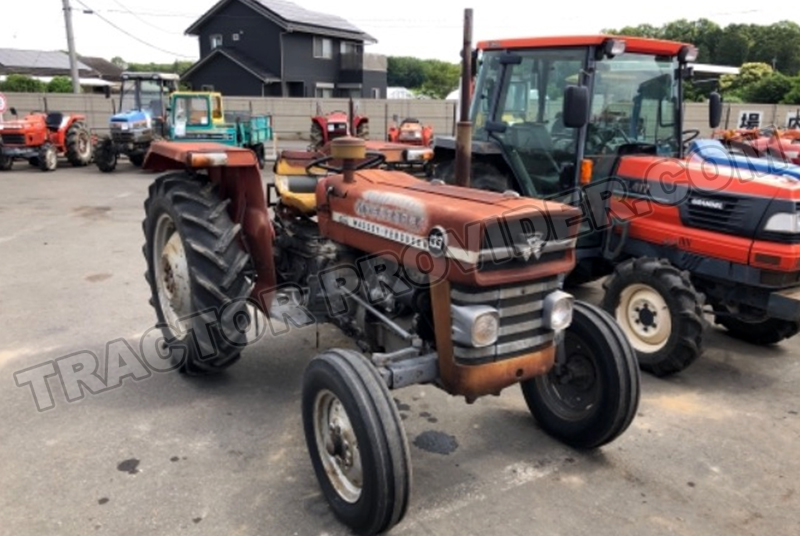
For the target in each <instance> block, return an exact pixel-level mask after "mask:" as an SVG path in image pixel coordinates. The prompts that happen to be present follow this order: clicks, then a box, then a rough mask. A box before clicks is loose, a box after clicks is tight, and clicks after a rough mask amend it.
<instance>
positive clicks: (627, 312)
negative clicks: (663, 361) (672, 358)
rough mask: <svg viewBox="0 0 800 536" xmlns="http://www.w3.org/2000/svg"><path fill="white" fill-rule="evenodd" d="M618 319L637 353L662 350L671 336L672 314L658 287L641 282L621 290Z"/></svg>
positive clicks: (617, 312) (616, 312) (617, 310)
mask: <svg viewBox="0 0 800 536" xmlns="http://www.w3.org/2000/svg"><path fill="white" fill-rule="evenodd" d="M615 314H616V318H617V322H618V323H619V325H620V326H621V327H622V330H623V331H624V332H625V335H627V336H628V339H629V340H630V341H631V344H632V345H633V347H634V348H635V349H636V351H638V352H643V353H648V354H652V353H655V352H658V351H659V350H662V349H663V348H664V347H665V346H666V345H667V343H668V342H669V338H670V335H672V315H671V314H670V310H669V305H667V302H666V300H665V299H664V297H663V296H662V295H661V293H660V292H658V291H657V290H656V289H654V288H653V287H651V286H649V285H645V284H642V283H638V284H635V285H631V286H629V287H627V288H625V290H623V291H622V294H621V295H620V300H619V305H618V306H617V309H616V311H615Z"/></svg>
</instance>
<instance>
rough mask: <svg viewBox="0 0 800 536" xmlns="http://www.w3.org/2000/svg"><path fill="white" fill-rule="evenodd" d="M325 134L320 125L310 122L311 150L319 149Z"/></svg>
mask: <svg viewBox="0 0 800 536" xmlns="http://www.w3.org/2000/svg"><path fill="white" fill-rule="evenodd" d="M324 140H325V136H324V133H323V132H322V127H321V126H319V124H318V123H311V143H310V147H311V150H312V151H316V150H317V149H320V148H321V147H322V146H323V144H324Z"/></svg>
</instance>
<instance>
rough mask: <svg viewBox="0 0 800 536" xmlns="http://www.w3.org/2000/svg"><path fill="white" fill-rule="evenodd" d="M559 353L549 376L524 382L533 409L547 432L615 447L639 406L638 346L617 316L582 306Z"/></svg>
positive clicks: (588, 445) (570, 441) (572, 441)
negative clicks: (634, 343)
mask: <svg viewBox="0 0 800 536" xmlns="http://www.w3.org/2000/svg"><path fill="white" fill-rule="evenodd" d="M558 352H559V355H558V356H557V358H556V366H555V367H553V369H552V370H551V371H550V372H549V373H548V374H546V375H544V376H539V377H536V378H533V379H530V380H527V381H524V382H522V384H521V386H522V394H523V395H524V397H525V402H526V403H527V404H528V408H529V409H530V411H531V413H532V414H533V416H534V418H535V419H536V420H537V422H538V423H539V425H540V426H541V427H542V429H543V430H544V431H545V432H547V433H548V434H550V435H552V436H553V437H555V438H557V439H559V440H561V441H563V442H564V443H566V444H567V445H569V446H571V447H575V448H580V449H594V448H597V447H601V446H603V445H605V444H608V443H610V442H611V441H613V440H614V439H616V438H617V437H619V436H620V434H622V433H623V432H624V431H625V430H626V429H627V428H628V426H630V424H631V422H632V421H633V418H634V416H635V415H636V410H637V408H638V407H639V368H638V366H637V363H636V354H635V352H634V350H633V347H632V346H631V344H630V342H629V341H628V339H627V338H626V337H625V334H624V333H623V332H622V330H621V329H620V328H619V326H618V325H617V324H616V322H614V319H613V318H612V317H611V315H609V314H608V313H606V312H605V311H603V310H602V309H600V308H598V307H595V306H594V305H590V304H588V303H583V302H576V303H575V310H574V314H573V320H572V324H571V325H570V327H569V328H567V330H566V332H565V334H564V341H563V343H561V344H559V347H558Z"/></svg>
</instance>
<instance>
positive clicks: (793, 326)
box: [714, 312, 800, 346]
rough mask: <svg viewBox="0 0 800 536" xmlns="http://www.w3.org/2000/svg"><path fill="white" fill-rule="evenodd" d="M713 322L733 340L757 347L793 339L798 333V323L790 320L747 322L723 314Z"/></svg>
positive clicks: (775, 319) (799, 329) (799, 324)
mask: <svg viewBox="0 0 800 536" xmlns="http://www.w3.org/2000/svg"><path fill="white" fill-rule="evenodd" d="M714 322H715V323H716V324H719V325H721V326H724V327H725V328H726V329H727V330H728V335H730V336H731V337H733V338H734V339H739V340H740V341H744V342H749V343H750V344H757V345H759V346H771V345H773V344H778V343H779V342H781V341H782V340H785V339H789V338H791V337H794V336H795V335H797V333H798V332H799V331H800V323H798V322H792V321H790V320H780V319H777V318H768V319H766V320H760V321H748V320H746V319H743V318H737V317H736V316H732V315H730V314H727V313H725V314H723V312H719V313H718V314H717V315H715V316H714Z"/></svg>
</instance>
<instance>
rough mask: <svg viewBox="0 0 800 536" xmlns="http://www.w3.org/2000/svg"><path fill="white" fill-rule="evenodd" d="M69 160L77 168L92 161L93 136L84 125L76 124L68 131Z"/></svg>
mask: <svg viewBox="0 0 800 536" xmlns="http://www.w3.org/2000/svg"><path fill="white" fill-rule="evenodd" d="M67 160H69V163H70V164H72V165H73V166H75V167H83V166H88V165H89V163H90V162H91V161H92V135H91V133H90V132H89V129H88V128H86V125H85V124H83V123H80V122H77V123H74V124H73V125H72V126H71V127H69V129H68V130H67Z"/></svg>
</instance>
